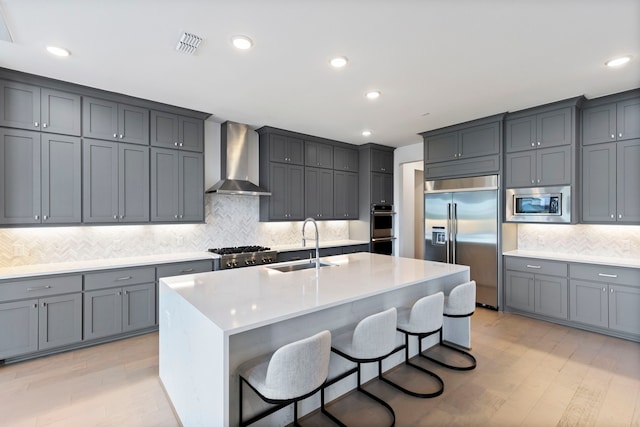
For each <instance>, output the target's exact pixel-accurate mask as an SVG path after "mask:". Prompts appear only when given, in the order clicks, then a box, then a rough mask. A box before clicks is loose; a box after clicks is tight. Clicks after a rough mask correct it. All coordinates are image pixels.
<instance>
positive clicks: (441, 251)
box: [424, 193, 452, 262]
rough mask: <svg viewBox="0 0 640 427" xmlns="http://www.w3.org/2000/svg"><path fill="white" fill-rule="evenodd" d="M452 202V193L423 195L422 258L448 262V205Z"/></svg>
mask: <svg viewBox="0 0 640 427" xmlns="http://www.w3.org/2000/svg"><path fill="white" fill-rule="evenodd" d="M451 203H452V193H436V194H427V195H426V196H425V203H424V212H425V221H424V230H425V231H424V234H425V248H424V259H428V260H431V261H439V262H449V261H450V254H449V252H448V248H449V243H450V242H449V238H450V235H449V222H450V221H449V219H448V214H447V212H448V211H447V209H448V206H449V205H450V204H451Z"/></svg>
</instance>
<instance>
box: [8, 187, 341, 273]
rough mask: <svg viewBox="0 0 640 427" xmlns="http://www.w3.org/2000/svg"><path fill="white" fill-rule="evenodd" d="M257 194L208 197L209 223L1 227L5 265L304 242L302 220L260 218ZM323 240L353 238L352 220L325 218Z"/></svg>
mask: <svg viewBox="0 0 640 427" xmlns="http://www.w3.org/2000/svg"><path fill="white" fill-rule="evenodd" d="M259 203H260V201H259V198H258V197H255V196H251V197H244V196H227V195H206V196H205V221H206V223H205V224H170V225H125V226H117V225H116V226H100V227H86V226H85V227H47V228H44V227H38V228H13V229H11V228H10V229H0V267H11V266H17V265H25V264H43V263H52V262H67V261H81V260H91V259H98V258H120V257H128V256H142V255H153V254H163V253H178V252H193V251H206V250H207V249H208V248H214V247H223V246H242V245H250V244H255V243H256V242H260V244H261V245H266V246H276V245H288V244H296V243H300V236H301V235H300V230H301V227H302V222H278V223H275V222H272V223H269V222H260V221H259ZM318 227H319V231H320V236H322V239H321V240H324V241H331V240H346V239H348V238H349V224H348V222H347V221H319V222H318Z"/></svg>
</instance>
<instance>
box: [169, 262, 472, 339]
mask: <svg viewBox="0 0 640 427" xmlns="http://www.w3.org/2000/svg"><path fill="white" fill-rule="evenodd" d="M321 260H322V261H324V262H330V263H333V264H336V265H335V266H327V267H321V268H320V269H319V271H318V275H317V276H316V270H315V268H310V269H306V270H299V271H293V272H280V271H277V270H273V269H271V268H269V267H265V266H256V267H249V268H240V269H237V270H236V269H232V270H220V271H214V272H210V273H199V274H192V275H185V276H179V277H169V278H164V279H161V290H160V298H163V292H165V291H163V287H162V283H164V284H165V285H167V286H168V287H169V288H171V290H168V291H166V292H172V290H173V291H175V292H176V293H177V294H178V295H180V296H181V297H182V298H184V299H185V300H186V301H187V302H188V303H189V304H191V305H192V306H194V307H195V308H196V309H197V310H198V311H199V312H201V313H202V314H203V315H204V316H206V317H207V318H208V319H210V320H211V321H212V322H213V323H214V324H216V325H217V326H218V327H219V328H220V329H221V330H222V331H224V333H225V334H228V335H233V334H236V333H239V332H243V331H245V330H249V329H254V328H257V327H260V326H263V325H266V324H270V323H273V322H277V321H281V320H286V319H290V318H292V317H295V316H299V315H302V314H306V313H311V312H315V311H319V310H323V309H325V308H330V307H334V306H337V305H339V304H343V303H347V302H351V301H356V300H359V299H362V298H366V297H368V296H373V295H377V294H381V293H385V292H389V291H392V290H394V289H399V288H402V287H406V286H410V285H414V284H417V283H421V282H425V281H427V280H431V279H437V278H439V277H444V276H448V275H450V274H454V273H461V272H465V271H468V269H469V267H467V266H462V265H455V264H443V263H438V262H432V261H423V260H417V259H412V258H399V257H393V256H387V255H379V254H370V253H355V254H349V255H336V256H331V257H323V258H321ZM299 262H300V261H298V263H299ZM302 262H307V261H306V260H305V261H302ZM285 264H293V263H292V262H287V263H279V264H272V266H273V265H285Z"/></svg>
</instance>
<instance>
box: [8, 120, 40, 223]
mask: <svg viewBox="0 0 640 427" xmlns="http://www.w3.org/2000/svg"><path fill="white" fill-rule="evenodd" d="M0 168H1V169H0V203H1V204H2V206H1V209H0V223H2V224H37V223H40V216H41V213H40V134H39V133H38V132H30V131H25V130H19V129H0Z"/></svg>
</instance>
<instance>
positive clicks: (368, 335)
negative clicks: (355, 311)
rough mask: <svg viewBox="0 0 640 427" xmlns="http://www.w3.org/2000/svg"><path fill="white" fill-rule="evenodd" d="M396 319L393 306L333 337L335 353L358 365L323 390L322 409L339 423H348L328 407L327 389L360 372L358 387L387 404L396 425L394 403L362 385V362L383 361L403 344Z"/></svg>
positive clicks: (321, 392)
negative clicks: (397, 339) (350, 330)
mask: <svg viewBox="0 0 640 427" xmlns="http://www.w3.org/2000/svg"><path fill="white" fill-rule="evenodd" d="M396 321H397V311H396V309H395V307H393V308H390V309H388V310H385V311H383V312H380V313H377V314H373V315H371V316H368V317H365V318H364V319H362V320H361V321H360V322H359V323H358V325H357V326H356V327H355V329H354V330H353V331H352V332H347V333H344V334H340V335H338V336H336V337H334V339H333V341H332V343H331V351H332V353H334V354H337V355H339V356H341V357H343V358H345V359H347V360H349V361H351V362H355V363H356V365H357V366H356V367H355V368H353V369H350V370H348V371H347V372H344V373H342V374H340V375H338V376H337V377H335V378H332V379H330V380H328V381H327V382H326V383H325V385H324V386H323V387H322V389H321V391H320V402H321V410H322V412H323V413H324V414H325V415H327V416H328V417H329V418H331V419H332V420H333V421H334V422H335V423H336V424H338V425H341V426H344V425H345V424H344V423H342V422H341V421H340V420H339V419H338V418H336V417H335V416H334V415H333V414H331V413H330V412H329V411H328V410H327V409H326V408H325V402H324V390H325V389H326V388H327V387H329V386H330V385H333V384H335V383H337V382H338V381H340V380H342V379H344V378H347V377H348V376H350V375H351V374H353V373H357V374H358V377H357V378H358V386H357V389H356V390H357V391H359V392H361V393H363V394H364V395H365V396H367V397H369V398H370V399H373V400H375V401H376V402H378V403H379V404H381V405H382V406H384V407H385V408H386V409H387V410H388V411H389V413H390V414H391V417H392V422H391V426H394V425H395V422H396V414H395V412H394V411H393V408H392V407H391V405H389V404H388V403H387V402H385V401H384V400H382V399H381V398H379V397H378V396H376V395H374V394H372V393H370V392H368V391H367V390H365V389H364V388H362V381H361V380H362V378H361V375H362V371H361V366H362V364H363V363H370V362H380V361H381V360H382V359H384V358H386V357H388V356H390V355H392V354H394V353H396V352H397V351H399V350H401V349H402V348H403V347H402V346H401V347H397V348H396V347H395V342H396V337H395V335H396Z"/></svg>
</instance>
